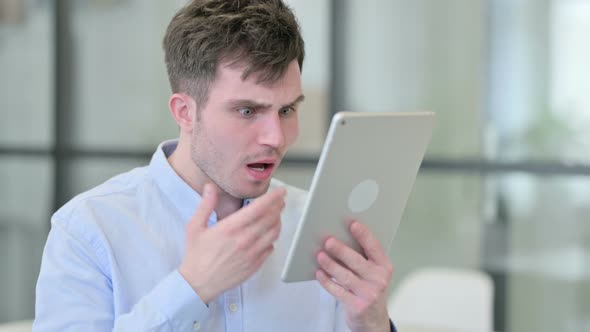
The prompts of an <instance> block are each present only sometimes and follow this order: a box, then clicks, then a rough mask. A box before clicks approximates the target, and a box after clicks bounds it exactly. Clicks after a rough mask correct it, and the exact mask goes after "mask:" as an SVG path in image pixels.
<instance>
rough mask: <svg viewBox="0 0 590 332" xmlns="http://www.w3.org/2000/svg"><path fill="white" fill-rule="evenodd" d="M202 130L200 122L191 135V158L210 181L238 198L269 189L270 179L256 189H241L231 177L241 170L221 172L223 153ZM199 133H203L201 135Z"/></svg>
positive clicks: (253, 195) (243, 162) (256, 195)
mask: <svg viewBox="0 0 590 332" xmlns="http://www.w3.org/2000/svg"><path fill="white" fill-rule="evenodd" d="M202 130H203V128H202V127H201V126H199V125H198V124H197V125H196V126H195V128H194V130H193V134H192V137H191V141H192V143H191V159H192V161H193V164H194V165H195V166H196V167H197V168H198V169H199V170H200V171H201V173H202V174H204V175H205V176H206V177H207V178H208V179H209V181H208V182H212V183H214V184H215V185H217V186H218V187H219V188H220V189H221V190H223V191H224V192H225V193H227V194H228V195H230V196H232V197H234V198H237V199H247V198H256V197H258V196H261V195H263V194H264V193H266V192H267V191H268V188H269V187H270V181H267V182H266V184H265V185H264V186H263V187H257V188H256V189H254V190H248V189H240V188H239V185H238V184H236V183H232V179H231V178H230V177H231V176H233V175H235V173H236V172H237V171H239V170H236V171H234V172H231V174H227V176H224V174H220V173H219V170H221V169H223V168H222V167H221V166H222V165H220V164H219V163H220V162H222V159H223V157H222V154H220V153H219V152H218V151H217V150H216V149H215V148H214V145H213V144H212V142H211V141H209V140H208V139H207V138H206V135H203V134H204V132H203V131H202ZM197 133H201V135H199V134H197ZM247 160H248V158H244V160H242V161H241V162H240V165H246V164H247ZM238 180H239V179H238Z"/></svg>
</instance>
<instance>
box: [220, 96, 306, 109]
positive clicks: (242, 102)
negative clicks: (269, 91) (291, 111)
mask: <svg viewBox="0 0 590 332" xmlns="http://www.w3.org/2000/svg"><path fill="white" fill-rule="evenodd" d="M304 99H305V96H304V95H300V96H299V97H297V98H296V99H295V100H293V101H292V102H290V103H288V104H287V105H283V106H281V108H284V107H291V106H294V105H296V104H298V103H300V102H302V101H303V100H304ZM228 105H230V106H231V107H240V106H247V107H253V108H262V109H265V108H271V107H272V105H271V104H265V103H259V102H256V101H255V100H251V99H232V100H230V101H228Z"/></svg>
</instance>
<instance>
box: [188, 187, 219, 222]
mask: <svg viewBox="0 0 590 332" xmlns="http://www.w3.org/2000/svg"><path fill="white" fill-rule="evenodd" d="M215 205H217V190H216V189H215V186H214V185H212V184H210V183H207V184H205V186H204V187H203V194H202V195H201V204H200V205H199V207H198V208H197V211H196V212H195V214H194V215H193V217H192V218H191V220H190V223H189V225H188V226H189V227H195V228H197V229H205V228H207V222H208V221H209V217H210V216H211V213H212V212H213V209H215Z"/></svg>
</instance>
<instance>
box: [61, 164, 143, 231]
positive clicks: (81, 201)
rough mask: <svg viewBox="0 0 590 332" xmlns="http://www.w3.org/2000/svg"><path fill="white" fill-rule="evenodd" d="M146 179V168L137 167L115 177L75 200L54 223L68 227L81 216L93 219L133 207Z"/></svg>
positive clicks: (64, 208) (83, 218) (70, 202)
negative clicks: (76, 217)
mask: <svg viewBox="0 0 590 332" xmlns="http://www.w3.org/2000/svg"><path fill="white" fill-rule="evenodd" d="M147 180H148V172H147V167H138V168H135V169H132V170H130V171H128V172H125V173H122V174H119V175H116V176H114V177H112V178H110V179H108V180H107V181H105V182H103V183H102V184H99V185H98V186H96V187H94V188H92V189H90V190H88V191H85V192H83V193H81V194H78V195H77V196H75V197H74V198H72V199H71V200H70V201H69V202H67V203H66V204H65V205H63V206H62V207H61V208H60V209H59V210H57V212H55V214H54V215H53V217H52V224H54V223H62V224H63V226H65V225H66V224H69V223H70V220H71V219H73V218H74V217H75V216H81V218H79V219H81V220H92V219H93V218H92V216H97V215H101V214H103V213H108V212H112V211H114V210H125V208H126V207H131V206H132V205H133V203H134V201H135V199H136V196H137V195H138V191H139V190H140V188H141V187H142V186H144V185H145V184H146V181H147Z"/></svg>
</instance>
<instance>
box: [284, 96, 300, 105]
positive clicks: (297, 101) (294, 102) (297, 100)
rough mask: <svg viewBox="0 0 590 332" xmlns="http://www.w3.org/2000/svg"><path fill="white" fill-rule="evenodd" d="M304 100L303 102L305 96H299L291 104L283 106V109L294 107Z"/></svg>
mask: <svg viewBox="0 0 590 332" xmlns="http://www.w3.org/2000/svg"><path fill="white" fill-rule="evenodd" d="M304 100H305V96H304V95H300V96H299V97H297V99H295V100H293V102H291V103H289V104H287V105H284V106H283V107H291V106H295V105H297V104H299V103H301V102H302V101H304Z"/></svg>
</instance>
